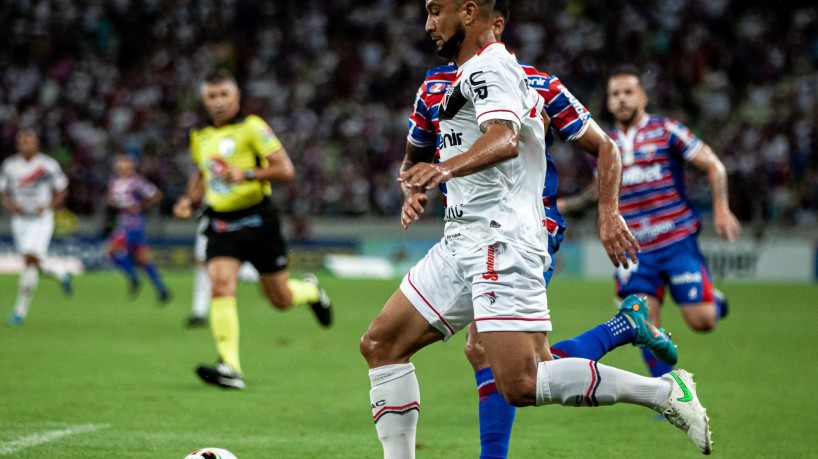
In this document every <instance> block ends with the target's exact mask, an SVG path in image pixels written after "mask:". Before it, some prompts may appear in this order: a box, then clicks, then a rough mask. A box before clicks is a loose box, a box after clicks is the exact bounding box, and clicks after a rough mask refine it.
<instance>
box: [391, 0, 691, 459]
mask: <svg viewBox="0 0 818 459" xmlns="http://www.w3.org/2000/svg"><path fill="white" fill-rule="evenodd" d="M508 15H509V5H508V1H507V0H501V1H497V2H495V17H496V19H495V27H494V29H495V36H496V37H497V38H498V40H499V36H500V35H501V33H502V30H503V28H504V27H505V23H506V21H507V19H508ZM520 66H521V67H522V68H523V70H524V71H525V73H526V75H528V82H529V85H530V86H531V87H532V88H533V89H535V90H536V91H537V92H538V93H539V95H540V96H542V98H543V99H544V101H545V104H544V111H545V114H546V115H547V118H549V119H550V125H549V129H548V130H547V132H546V150H545V152H544V154H545V155H546V161H547V171H546V182H545V184H544V187H543V191H542V200H543V206H544V210H545V216H546V221H544V222H543V225H544V227H545V229H546V230H547V232H548V252H549V254H550V255H551V260H552V264H551V266H549V267H548V269H547V271H546V272H544V273H543V277H544V278H545V281H546V285H548V283H549V281H550V279H551V276H552V275H553V272H554V259H555V257H554V254H555V253H556V252H557V250H559V246H560V243H561V241H562V239H563V235H564V232H565V219H564V218H563V216H562V214H561V213H560V211H559V209H558V207H557V205H556V198H557V185H558V183H557V169H556V165H555V164H554V161H553V159H552V158H551V156H550V155H549V153H548V152H549V149H550V148H551V145H552V144H553V141H554V137H555V136H557V137H559V138H560V139H562V140H563V141H567V142H576V144H577V145H578V146H579V147H580V148H582V149H583V150H584V151H586V152H587V153H589V154H591V155H593V156H594V157H597V158H599V164H600V170H601V171H602V172H601V173H600V176H601V177H602V180H601V190H602V194H603V195H605V196H607V199H606V198H603V199H602V201H600V237H601V239H602V241H603V245H604V246H605V248H606V250H607V252H608V254H609V256H610V257H611V261H612V262H613V263H614V265H615V266H618V265H619V264H620V263H619V262H620V261H621V263H622V264H625V265H626V264H627V262H626V260H622V259H621V258H618V257H617V254H621V253H624V252H625V251H628V252H629V256H634V255H635V251H638V245H637V244H636V243H635V241H634V240H633V238H632V236H631V235H630V234H629V233H628V232H627V231H626V232H624V233H622V232H620V233H618V234H617V233H616V231H617V228H621V227H619V226H618V225H621V217H620V216H619V211H618V209H617V208H616V207H617V206H616V205H615V204H611V203H612V202H613V201H614V200H615V197H616V196H617V195H618V191H619V190H618V186H619V178H618V173H616V174H613V173H611V172H606V171H617V172H618V167H617V166H616V165H615V163H616V162H618V161H619V158H618V155H619V152H618V150H617V148H616V146H615V144H614V143H613V142H612V141H611V139H610V138H609V137H608V136H607V135H606V134H605V133H604V131H603V130H602V129H601V128H600V127H599V126H598V125H597V123H596V122H595V121H594V120H593V119H592V117H591V114H590V113H589V112H588V110H587V109H586V108H585V107H584V106H583V105H582V104H581V103H580V102H579V101H578V100H577V99H576V98H575V97H574V96H573V94H571V92H570V91H569V90H568V89H567V88H566V87H565V86H564V85H563V84H562V83H561V82H560V80H559V79H558V78H557V77H556V76H553V75H549V74H547V73H544V72H540V71H538V70H537V69H536V68H534V67H532V66H530V65H527V64H524V63H520ZM457 71H458V69H457V67H456V66H455V65H453V64H447V65H442V66H439V67H435V68H433V69H431V70H429V71H428V72H427V73H426V79H425V80H424V82H423V84H421V86H420V88H419V89H418V92H417V95H416V97H415V103H414V107H413V110H412V113H411V115H410V118H409V133H408V136H407V150H406V158H405V160H404V164H403V168H402V170H407V169H409V168H410V167H411V166H412V165H413V164H414V163H415V162H420V161H424V160H429V159H428V158H430V157H431V156H432V155H434V157H435V158H436V156H437V152H436V148H437V145H438V138H439V137H438V136H439V135H441V134H446V133H441V132H440V127H439V119H438V109H439V105H440V103H441V101H442V100H443V97H444V95H445V94H446V90H447V89H448V88H449V86H450V85H451V83H452V82H453V81H454V80H455V78H456V77H457ZM441 189H442V191H443V192H444V194H445V183H444V184H442V185H441ZM422 211H423V209H422V207H418V208H417V212H418V213H420V212H422ZM411 218H412V219H417V214H415V215H413V216H411ZM407 223H410V221H406V220H404V226H407ZM632 259H634V258H632ZM638 302H639V300H638V299H637V298H635V297H634V298H632V299H629V301H625V302H623V305H622V312H620V313H619V314H617V315H616V316H615V317H614V318H613V319H611V320H610V321H608V322H606V323H604V324H601V325H598V326H597V327H594V328H592V329H590V330H588V331H586V332H585V333H583V334H581V335H579V336H577V337H575V338H572V339H569V340H564V341H561V342H559V343H556V344H554V345H553V346H551V352H552V354H553V355H554V356H555V357H556V358H566V357H582V358H587V359H590V360H598V359H599V358H601V357H602V356H604V355H605V354H606V353H607V352H609V351H611V350H613V349H614V348H616V347H618V346H621V345H624V344H628V343H635V344H639V345H646V346H648V347H650V348H653V349H656V350H657V353H659V354H660V355H662V358H663V359H664V360H665V361H667V362H675V360H676V350H675V348H674V346H673V344H672V343H671V342H670V340H669V338H668V337H667V336H666V335H665V334H663V333H659V334H658V335H655V336H654V334H653V331H654V329H652V328H650V327H652V326H651V325H650V324H648V322H647V321H646V319H647V314H646V312H645V311H644V309H642V310H641V311H639V309H640V308H639V306H638V304H639V303H638ZM634 306H636V308H635V309H636V310H632V308H634ZM640 335H641V336H640ZM466 356H467V358H468V359H469V362H470V363H471V364H472V366H473V368H474V370H475V379H476V380H477V386H478V393H479V396H480V405H479V413H480V440H481V447H482V452H481V457H492V458H496V457H506V455H507V454H508V442H509V438H510V435H511V426H512V424H513V420H514V414H515V408H514V407H513V406H511V405H509V404H508V403H507V402H506V401H505V400H504V399H503V397H502V396H500V394H499V392H497V388H496V386H495V384H494V379H493V374H492V372H491V369H490V368H489V366H488V362H487V360H486V358H485V355H484V353H483V350H482V347H481V346H480V343H479V340H478V337H477V333H476V330H475V329H474V324H472V326H471V327H469V332H468V337H467V342H466Z"/></svg>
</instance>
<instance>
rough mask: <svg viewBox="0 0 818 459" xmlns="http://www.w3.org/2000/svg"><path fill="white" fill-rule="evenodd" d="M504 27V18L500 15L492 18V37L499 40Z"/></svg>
mask: <svg viewBox="0 0 818 459" xmlns="http://www.w3.org/2000/svg"><path fill="white" fill-rule="evenodd" d="M505 29H506V20H505V19H503V17H502V16H497V17H495V18H494V23H493V24H492V25H491V31H492V32H494V39H495V40H497V41H500V38H501V37H502V35H503V30H505Z"/></svg>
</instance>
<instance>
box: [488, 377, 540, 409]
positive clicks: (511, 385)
mask: <svg viewBox="0 0 818 459" xmlns="http://www.w3.org/2000/svg"><path fill="white" fill-rule="evenodd" d="M494 380H495V382H496V383H497V390H498V391H499V392H500V394H501V395H502V396H503V398H505V399H506V401H507V402H508V404H509V405H512V406H517V407H522V406H533V405H534V403H535V402H536V401H537V376H536V374H534V375H527V374H520V373H516V372H515V374H513V375H512V376H506V375H499V377H498V375H497V374H495V375H494Z"/></svg>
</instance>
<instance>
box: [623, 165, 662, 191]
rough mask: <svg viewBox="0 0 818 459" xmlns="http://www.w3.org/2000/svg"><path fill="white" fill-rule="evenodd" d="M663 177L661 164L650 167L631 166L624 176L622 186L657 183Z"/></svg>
mask: <svg viewBox="0 0 818 459" xmlns="http://www.w3.org/2000/svg"><path fill="white" fill-rule="evenodd" d="M623 162H624V161H623ZM662 175H663V174H662V165H661V164H653V165H651V166H648V167H640V166H631V167H629V168H628V169H627V170H626V171H625V172H624V173H623V174H622V186H630V185H639V184H641V183H645V182H657V181H659V180H662Z"/></svg>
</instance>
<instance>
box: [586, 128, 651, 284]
mask: <svg viewBox="0 0 818 459" xmlns="http://www.w3.org/2000/svg"><path fill="white" fill-rule="evenodd" d="M577 145H578V146H579V147H580V148H581V149H582V150H583V151H585V152H586V153H588V154H590V155H591V156H594V157H596V158H597V171H598V178H597V182H598V187H599V188H598V196H599V198H598V204H597V205H598V206H599V223H598V226H599V240H600V241H601V242H602V246H603V247H605V252H607V253H608V258H609V259H610V260H611V263H613V265H614V266H616V267H619V266H620V265H622V266H624V267H625V268H627V267H628V259H630V260H631V261H633V262H636V261H637V257H636V254H637V253H639V243H637V242H636V239H635V238H634V237H633V234H631V232H630V230H629V229H628V225H627V224H626V223H625V219H624V218H622V215H621V214H620V213H619V193H620V191H621V189H622V160H621V157H620V153H619V148H618V147H617V146H616V143H614V141H613V140H612V139H611V138H610V137H608V135H607V134H605V132H604V131H603V130H602V128H600V127H599V125H598V124H597V123H596V121H594V120H592V119H591V120H588V128H587V129H586V130H585V133H584V134H583V135H582V137H580V138H579V139H578V140H577ZM626 255H627V256H626Z"/></svg>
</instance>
